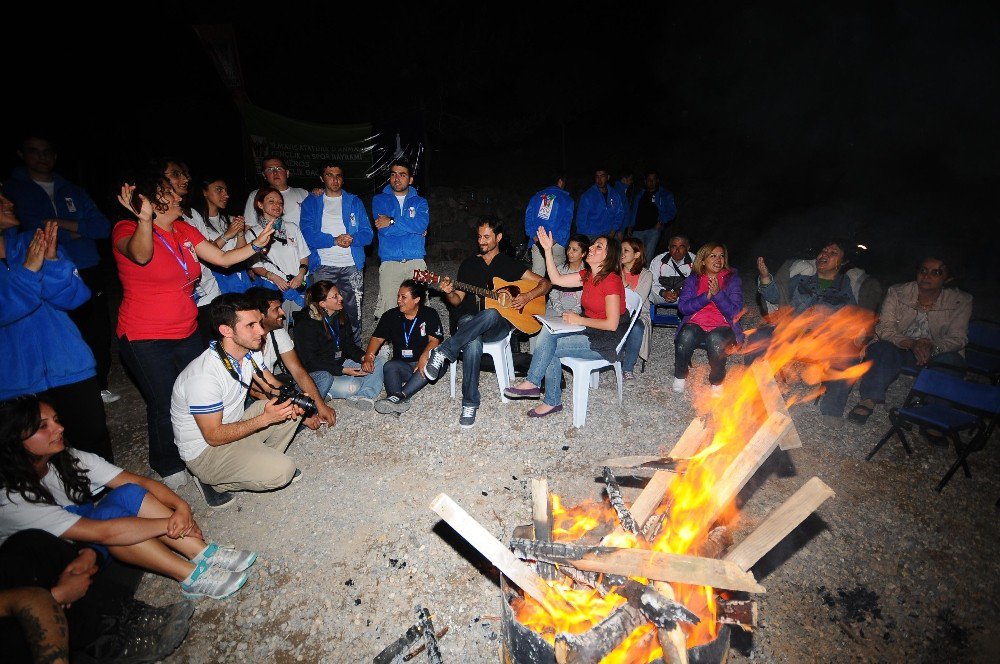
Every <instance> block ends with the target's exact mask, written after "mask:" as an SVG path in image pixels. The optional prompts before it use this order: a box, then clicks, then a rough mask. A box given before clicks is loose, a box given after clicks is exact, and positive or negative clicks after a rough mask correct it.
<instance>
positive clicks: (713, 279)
mask: <svg viewBox="0 0 1000 664" xmlns="http://www.w3.org/2000/svg"><path fill="white" fill-rule="evenodd" d="M718 292H719V277H718V276H717V275H714V274H713V275H712V276H710V277H709V278H708V297H710V298H712V297H715V296H716V295H717V294H718Z"/></svg>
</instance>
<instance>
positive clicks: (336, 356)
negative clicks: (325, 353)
mask: <svg viewBox="0 0 1000 664" xmlns="http://www.w3.org/2000/svg"><path fill="white" fill-rule="evenodd" d="M341 355H342V353H341V352H340V351H339V350H338V351H336V352H335V353H334V354H333V359H335V360H339V359H340V356H341Z"/></svg>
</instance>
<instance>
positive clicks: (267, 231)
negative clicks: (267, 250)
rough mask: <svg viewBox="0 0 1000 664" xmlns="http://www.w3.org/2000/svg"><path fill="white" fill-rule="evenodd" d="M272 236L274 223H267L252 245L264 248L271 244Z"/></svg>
mask: <svg viewBox="0 0 1000 664" xmlns="http://www.w3.org/2000/svg"><path fill="white" fill-rule="evenodd" d="M272 235H274V222H273V221H269V222H267V224H266V225H265V226H264V230H262V231H261V232H260V235H258V236H257V239H255V240H254V241H253V243H254V244H255V245H257V246H258V247H266V246H267V245H268V243H270V242H271V236H272Z"/></svg>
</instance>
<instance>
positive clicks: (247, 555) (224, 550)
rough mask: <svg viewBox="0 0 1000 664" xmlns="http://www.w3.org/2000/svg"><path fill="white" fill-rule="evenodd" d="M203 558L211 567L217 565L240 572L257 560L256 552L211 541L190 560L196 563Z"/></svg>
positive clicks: (228, 570) (230, 570) (220, 567)
mask: <svg viewBox="0 0 1000 664" xmlns="http://www.w3.org/2000/svg"><path fill="white" fill-rule="evenodd" d="M203 560H207V561H208V564H209V565H211V566H212V567H218V568H219V569H224V570H226V571H227V572H242V571H244V570H247V569H250V566H251V565H253V564H254V563H255V562H257V553H256V552H254V551H243V550H241V549H237V548H234V547H231V546H219V545H218V544H216V543H215V542H212V543H211V544H209V545H208V546H206V547H205V550H204V551H202V552H201V553H199V554H198V555H197V556H195V557H194V558H192V559H191V562H193V563H194V564H195V565H197V564H199V563H201V561H203Z"/></svg>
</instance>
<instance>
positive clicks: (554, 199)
mask: <svg viewBox="0 0 1000 664" xmlns="http://www.w3.org/2000/svg"><path fill="white" fill-rule="evenodd" d="M573 205H574V204H573V197H572V196H570V195H569V194H568V193H566V192H565V191H564V190H562V189H560V188H559V187H557V186H555V185H552V186H551V187H546V188H545V189H542V190H541V191H539V192H538V193H536V194H535V195H534V196H532V197H531V199H530V200H529V201H528V207H527V208H526V209H525V211H524V232H525V234H526V235H527V236H528V246H529V247H530V246H531V245H532V244H533V243H534V242H535V237H536V236H537V235H538V227H539V226H543V227H545V230H547V231H549V232H551V233H552V239H554V240H555V242H556V244H558V245H561V246H563V247H565V246H566V244H567V243H568V242H569V227H570V226H571V225H572V224H573Z"/></svg>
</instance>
